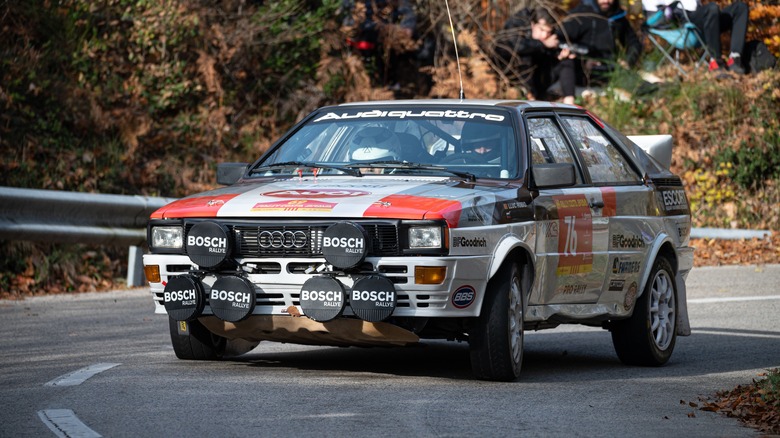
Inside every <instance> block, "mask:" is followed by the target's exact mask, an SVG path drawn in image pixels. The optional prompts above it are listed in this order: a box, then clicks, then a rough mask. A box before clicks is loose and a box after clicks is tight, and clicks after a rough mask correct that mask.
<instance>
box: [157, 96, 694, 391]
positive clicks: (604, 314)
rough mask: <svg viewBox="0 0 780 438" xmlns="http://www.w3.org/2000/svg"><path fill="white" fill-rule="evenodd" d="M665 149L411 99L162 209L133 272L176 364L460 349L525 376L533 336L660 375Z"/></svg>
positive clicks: (479, 361)
mask: <svg viewBox="0 0 780 438" xmlns="http://www.w3.org/2000/svg"><path fill="white" fill-rule="evenodd" d="M670 160H671V137H670V136H635V137H630V138H629V137H626V136H625V135H623V134H621V133H619V132H618V131H616V130H615V129H613V128H612V127H610V125H608V124H607V123H605V122H604V121H603V120H601V119H599V118H598V117H596V116H595V115H594V114H592V113H590V112H589V111H586V110H585V109H583V108H581V107H578V106H570V105H561V104H555V103H546V102H527V101H488V100H419V101H417V100H415V101H387V102H364V103H350V104H344V105H338V106H329V107H324V108H320V109H318V110H316V111H314V112H313V113H311V114H309V115H308V116H306V117H305V118H304V119H303V120H302V121H300V122H299V123H298V124H296V125H295V126H294V127H293V128H292V129H290V131H289V132H287V133H286V134H284V136H282V137H281V138H280V139H279V140H278V141H276V143H274V144H273V145H272V146H271V147H270V148H269V150H268V151H267V152H266V153H265V154H263V156H262V157H260V158H259V159H258V160H257V161H255V162H254V163H251V164H247V163H222V164H220V165H219V166H218V167H217V182H218V183H219V184H221V185H222V186H224V187H222V188H218V189H216V190H212V191H209V192H205V193H200V194H196V195H192V196H189V197H186V198H183V199H180V200H177V201H175V202H172V203H170V204H169V205H167V206H165V207H163V208H161V209H159V210H157V211H156V212H155V213H153V214H152V216H151V219H150V221H149V226H148V243H149V253H148V254H146V255H145V256H144V265H145V273H146V275H147V278H148V280H149V283H150V286H151V293H152V297H153V299H154V303H155V312H156V313H158V314H167V315H168V317H169V325H170V334H171V341H172V344H173V349H174V351H175V353H176V356H178V357H179V358H181V359H190V360H214V359H221V358H225V357H228V356H230V355H235V354H241V353H245V352H247V351H249V350H251V349H252V348H254V347H255V346H256V345H257V344H258V343H259V342H260V341H278V342H289V343H300V344H310V345H334V346H407V345H413V344H417V343H419V342H420V341H421V340H422V339H448V340H455V341H465V342H467V343H468V345H469V350H470V359H471V366H472V370H473V372H474V375H475V376H476V377H477V378H480V379H487V380H504V381H511V380H515V379H517V378H518V376H519V374H520V368H521V364H522V359H523V334H524V332H525V331H526V330H539V329H549V328H554V327H556V326H558V325H560V324H584V325H588V326H597V327H602V328H605V329H607V330H609V331H610V332H611V333H612V341H613V344H614V347H615V351H616V352H617V355H618V357H619V359H620V360H621V361H622V362H624V363H626V364H631V365H644V366H659V365H663V364H664V363H666V362H667V361H668V360H669V357H670V356H671V354H672V351H673V350H674V346H675V340H676V338H677V336H686V335H689V334H690V325H689V322H688V315H687V310H686V291H685V279H686V276H687V274H688V272H689V271H690V270H691V267H692V266H693V248H692V247H690V246H689V236H690V230H691V212H690V206H689V203H688V199H687V197H686V194H685V191H684V189H683V185H682V182H681V180H680V178H679V177H678V176H676V175H674V174H673V173H672V172H671V171H670V170H669V165H670Z"/></svg>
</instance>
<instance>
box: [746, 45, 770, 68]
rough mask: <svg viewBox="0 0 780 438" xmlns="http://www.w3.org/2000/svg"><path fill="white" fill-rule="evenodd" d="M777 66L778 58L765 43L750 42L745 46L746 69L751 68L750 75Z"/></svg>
mask: <svg viewBox="0 0 780 438" xmlns="http://www.w3.org/2000/svg"><path fill="white" fill-rule="evenodd" d="M776 64H777V58H775V55H773V54H772V52H770V51H769V48H768V47H767V46H766V44H764V42H763V41H748V43H747V44H746V45H745V63H744V65H745V67H748V68H749V71H748V73H758V72H760V71H764V70H768V69H770V68H773V67H774V66H775V65H776Z"/></svg>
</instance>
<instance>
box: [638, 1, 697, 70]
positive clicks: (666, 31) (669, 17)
mask: <svg viewBox="0 0 780 438" xmlns="http://www.w3.org/2000/svg"><path fill="white" fill-rule="evenodd" d="M667 8H671V11H672V13H671V14H669V13H668V12H667V11H665V8H660V9H659V10H657V11H655V12H646V13H645V16H646V17H647V19H646V20H645V22H644V23H643V24H642V28H643V29H644V31H645V35H647V38H648V39H649V40H650V42H651V43H652V44H653V45H654V46H655V47H656V49H658V51H659V52H660V53H661V55H662V58H661V60H660V61H658V63H657V64H656V65H655V67H656V68H657V67H658V66H660V65H661V64H662V63H663V62H664V61H669V62H670V63H671V64H672V65H673V66H674V67H675V68H676V69H677V70H678V71H679V72H680V74H681V75H682V76H687V75H688V74H687V73H686V72H685V70H683V68H682V65H681V64H680V53H685V54H686V55H687V56H688V58H689V59H690V60H692V61H693V63H694V68H698V67H699V65H706V64H707V59H708V58H709V52H708V51H707V46H705V45H704V43H703V41H704V39H703V38H702V36H701V33H700V32H699V30H698V29H697V28H696V26H695V25H694V24H693V23H691V21H690V20H689V19H688V14H687V12H686V11H685V9H684V8H683V7H681V6H680V2H674V3H672V4H670V5H669V6H667ZM672 54H674V57H672Z"/></svg>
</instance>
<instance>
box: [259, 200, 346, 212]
mask: <svg viewBox="0 0 780 438" xmlns="http://www.w3.org/2000/svg"><path fill="white" fill-rule="evenodd" d="M336 205H338V204H335V203H333V202H323V201H311V200H296V201H278V202H260V203H257V204H255V205H254V207H252V208H251V209H249V211H252V212H260V211H323V212H327V211H332V210H333V207H335V206H336Z"/></svg>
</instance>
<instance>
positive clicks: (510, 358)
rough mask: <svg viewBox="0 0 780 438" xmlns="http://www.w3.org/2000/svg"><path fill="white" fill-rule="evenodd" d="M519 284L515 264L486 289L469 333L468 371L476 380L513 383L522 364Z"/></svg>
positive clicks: (522, 316) (502, 270)
mask: <svg viewBox="0 0 780 438" xmlns="http://www.w3.org/2000/svg"><path fill="white" fill-rule="evenodd" d="M522 285H523V283H522V281H521V278H520V270H519V268H518V266H517V264H515V263H507V264H504V266H502V267H501V269H500V270H499V271H498V273H497V274H496V276H495V277H493V278H492V279H491V280H490V281H489V282H488V285H487V289H486V295H485V300H484V302H483V303H482V312H481V313H480V316H479V318H477V320H476V322H475V324H474V326H473V327H472V329H471V331H470V332H469V349H470V353H471V369H472V372H473V373H474V375H475V376H476V377H477V378H478V379H482V380H498V381H513V380H516V379H517V378H518V377H519V376H520V368H521V365H522V362H523V320H524V315H523V312H524V308H525V307H524V305H523V300H524V297H523V287H522Z"/></svg>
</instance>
